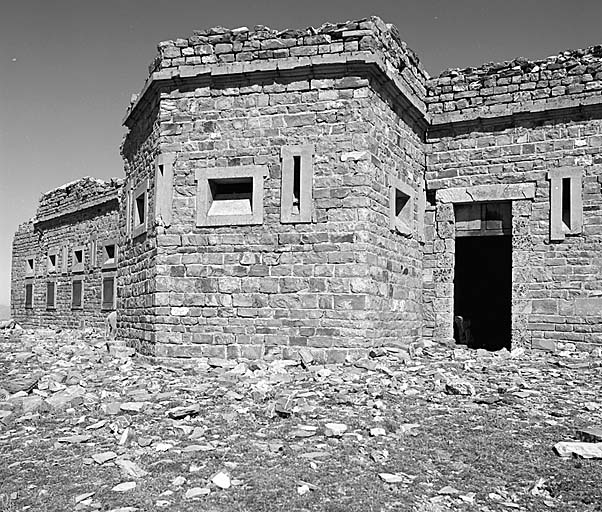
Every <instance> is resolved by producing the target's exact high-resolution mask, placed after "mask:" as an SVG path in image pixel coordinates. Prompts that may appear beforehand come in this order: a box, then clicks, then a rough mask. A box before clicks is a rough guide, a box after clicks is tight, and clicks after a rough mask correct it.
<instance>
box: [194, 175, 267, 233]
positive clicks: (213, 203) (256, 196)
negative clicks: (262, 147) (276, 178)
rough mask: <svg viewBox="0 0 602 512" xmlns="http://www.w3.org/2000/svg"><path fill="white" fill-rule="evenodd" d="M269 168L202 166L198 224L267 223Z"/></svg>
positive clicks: (198, 183)
mask: <svg viewBox="0 0 602 512" xmlns="http://www.w3.org/2000/svg"><path fill="white" fill-rule="evenodd" d="M265 170H266V167H264V166H251V165H250V166H241V167H220V168H215V169H198V170H197V171H196V181H197V215H196V224H197V226H234V225H251V224H261V223H262V222H263V178H264V174H265Z"/></svg>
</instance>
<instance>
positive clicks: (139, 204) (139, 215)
mask: <svg viewBox="0 0 602 512" xmlns="http://www.w3.org/2000/svg"><path fill="white" fill-rule="evenodd" d="M144 208H145V205H144V194H140V195H139V196H138V197H137V198H136V221H137V222H136V225H137V226H139V225H140V224H144Z"/></svg>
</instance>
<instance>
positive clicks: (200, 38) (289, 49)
mask: <svg viewBox="0 0 602 512" xmlns="http://www.w3.org/2000/svg"><path fill="white" fill-rule="evenodd" d="M336 43H340V44H342V45H343V46H341V47H339V46H337V44H336ZM331 45H334V46H331ZM345 45H347V46H346V47H345ZM376 49H378V50H381V51H383V52H384V53H385V54H386V55H387V57H388V58H389V59H390V60H391V62H392V64H393V65H394V67H395V68H397V69H399V70H401V69H404V68H406V67H409V68H412V69H413V70H414V71H415V72H416V74H417V76H420V77H421V78H422V79H428V78H429V75H428V73H427V72H426V70H425V69H424V68H423V67H422V64H421V63H420V60H419V59H418V56H417V55H416V53H415V52H414V51H412V50H411V49H410V48H409V47H408V46H407V44H406V43H405V42H403V41H402V40H401V38H400V36H399V32H398V30H397V28H396V27H395V26H394V25H391V24H386V23H385V22H383V20H381V19H380V18H379V17H377V16H372V17H370V18H364V19H360V20H355V21H347V22H345V23H324V24H322V25H321V26H320V27H317V28H314V27H308V28H306V29H287V30H273V29H271V28H269V27H266V26H264V25H257V26H255V27H254V28H253V29H249V28H247V27H240V28H235V29H228V28H224V27H214V28H210V29H207V30H195V31H194V35H192V36H190V37H189V38H187V39H175V40H169V41H163V42H161V43H159V46H158V55H157V57H156V58H155V60H154V61H153V63H152V64H151V66H150V68H149V72H150V73H151V74H152V73H153V72H154V71H158V70H160V69H164V68H169V67H173V66H179V65H183V64H190V65H198V64H217V63H228V62H245V61H252V60H262V59H272V58H283V57H290V56H293V57H294V56H298V57H310V56H312V55H321V54H327V53H339V52H342V51H361V50H376Z"/></svg>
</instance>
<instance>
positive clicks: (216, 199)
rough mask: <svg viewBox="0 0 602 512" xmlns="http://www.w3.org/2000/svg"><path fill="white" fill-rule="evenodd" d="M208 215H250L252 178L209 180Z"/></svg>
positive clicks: (251, 208)
mask: <svg viewBox="0 0 602 512" xmlns="http://www.w3.org/2000/svg"><path fill="white" fill-rule="evenodd" d="M208 181H209V194H210V197H209V203H210V207H209V212H208V215H210V216H212V215H252V214H253V178H252V177H245V178H224V179H209V180H208Z"/></svg>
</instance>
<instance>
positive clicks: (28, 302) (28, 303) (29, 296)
mask: <svg viewBox="0 0 602 512" xmlns="http://www.w3.org/2000/svg"><path fill="white" fill-rule="evenodd" d="M25 308H26V309H33V283H25Z"/></svg>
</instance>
